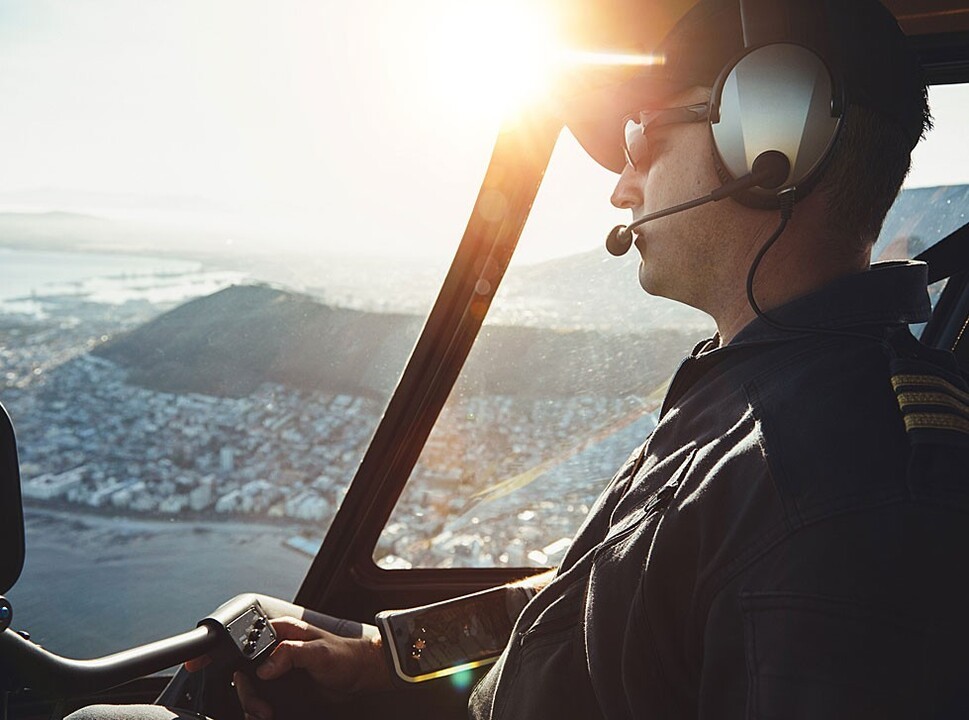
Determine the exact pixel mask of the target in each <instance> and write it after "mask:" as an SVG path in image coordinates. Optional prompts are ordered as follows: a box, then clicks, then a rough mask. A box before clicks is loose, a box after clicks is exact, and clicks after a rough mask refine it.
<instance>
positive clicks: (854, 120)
mask: <svg viewBox="0 0 969 720" xmlns="http://www.w3.org/2000/svg"><path fill="white" fill-rule="evenodd" d="M654 6H655V7H654ZM654 6H652V5H651V7H653V8H654V10H655V12H654V13H653V20H652V22H650V23H644V27H643V36H644V38H646V40H644V43H643V47H644V49H645V50H648V51H651V52H653V54H654V55H656V56H659V57H662V58H664V60H665V61H664V62H663V63H662V64H658V65H655V66H653V67H650V68H648V69H646V70H643V71H642V72H640V73H639V74H637V75H636V77H634V78H632V79H629V80H625V81H624V82H622V83H621V84H617V85H613V86H609V87H600V88H598V89H596V90H595V91H591V90H590V91H588V92H587V93H586V94H585V95H584V96H583V98H578V99H576V100H575V101H574V103H572V104H571V105H570V106H569V107H568V108H567V110H566V119H567V121H568V123H569V126H570V127H571V129H572V131H573V132H574V133H575V134H576V136H577V138H578V139H579V141H580V142H581V143H582V144H583V146H584V147H585V148H586V150H587V151H588V152H589V153H590V154H591V155H592V156H593V157H594V158H595V159H596V160H597V161H598V162H600V163H601V164H603V165H604V166H606V167H608V168H610V169H611V170H613V171H615V172H617V173H619V179H618V183H617V185H616V188H615V191H614V192H613V194H612V203H613V204H614V205H616V206H617V207H619V208H623V209H628V210H629V211H630V212H631V214H632V217H633V220H634V221H639V220H643V222H642V223H638V224H636V225H631V226H630V228H626V229H625V230H623V229H622V228H620V229H618V230H617V231H615V232H614V233H613V234H612V235H611V237H610V249H611V250H612V251H614V252H622V251H623V250H625V249H627V248H629V247H630V246H634V247H635V250H636V251H637V252H638V253H639V255H640V258H641V261H642V262H641V264H640V268H639V282H640V284H641V285H642V287H643V289H644V290H645V291H646V292H648V293H651V294H655V295H661V296H664V297H667V298H671V299H673V300H677V301H680V302H683V303H686V304H688V305H691V306H693V307H696V308H699V309H700V310H703V311H705V312H706V313H708V314H709V315H710V316H711V317H712V318H713V319H714V320H715V322H716V326H717V333H716V335H715V336H714V337H713V338H711V339H710V340H708V341H705V342H703V343H701V344H699V345H698V346H697V347H696V348H695V349H694V350H693V352H692V353H691V354H690V355H689V357H687V358H686V359H685V360H684V361H683V363H682V365H681V366H680V368H679V369H678V370H677V372H676V374H675V376H674V378H673V380H672V382H671V384H670V387H669V391H668V394H667V397H666V399H665V402H664V404H663V407H662V411H661V419H660V421H659V423H658V425H657V427H656V429H655V430H654V431H653V433H652V434H651V436H650V437H649V438H648V439H647V440H646V442H645V443H644V444H643V446H642V447H640V448H638V449H636V450H635V451H634V452H633V453H632V455H631V456H630V458H629V460H628V461H627V462H626V463H625V464H624V466H623V467H622V468H621V469H620V470H619V472H618V474H617V475H616V476H615V478H614V479H613V480H612V482H611V483H610V484H609V486H608V487H607V489H606V490H605V492H604V493H603V495H602V496H601V497H600V498H599V500H598V502H597V503H596V505H595V507H594V508H593V510H592V511H591V513H590V515H589V517H588V519H587V520H586V522H585V523H584V525H583V527H582V528H581V530H580V531H579V533H578V535H577V536H576V538H575V539H574V541H573V544H572V547H571V549H570V550H569V551H568V553H567V555H566V557H565V558H564V560H563V562H562V564H561V566H560V567H559V568H558V569H557V572H556V573H555V574H554V577H553V578H552V579H551V581H550V582H549V583H548V584H547V585H546V586H545V587H544V589H543V590H542V591H541V592H539V593H538V594H537V595H536V596H535V598H534V599H533V600H532V601H531V603H530V604H529V605H528V606H527V607H526V608H525V610H524V612H523V613H522V614H521V616H520V618H519V619H518V622H517V625H516V627H515V630H514V635H513V637H514V638H516V641H515V642H510V643H509V644H508V646H507V648H506V649H505V651H504V653H503V654H502V656H501V658H500V659H499V660H498V662H497V663H496V664H495V665H494V666H493V667H492V669H491V670H490V672H489V673H488V674H487V675H486V676H485V677H484V679H483V680H482V681H481V682H480V683H479V684H478V685H477V687H476V688H475V689H474V691H473V693H472V695H471V698H470V714H471V716H472V717H473V718H508V719H510V718H600V717H601V718H610V719H612V718H616V719H618V718H696V717H702V718H717V719H718V720H721V719H724V718H761V717H763V718H767V717H776V718H786V719H790V718H856V719H857V718H879V719H881V720H884V719H885V718H915V717H919V718H935V717H940V718H941V717H945V718H948V717H969V694H967V692H966V691H965V688H969V661H967V658H969V652H966V648H967V647H969V620H967V616H966V612H967V608H969V590H967V575H969V574H967V573H966V572H965V570H964V569H963V567H964V566H963V564H962V563H963V562H964V558H965V556H966V552H967V550H969V516H967V512H969V487H967V483H966V480H967V477H966V467H969V388H967V386H966V384H965V382H964V381H963V379H962V377H961V375H960V373H959V370H958V367H957V365H956V364H955V362H954V360H953V359H952V358H951V356H949V355H948V354H946V353H943V352H940V351H935V350H931V349H929V348H927V347H924V346H922V345H921V344H920V343H919V342H918V341H917V340H915V339H914V338H913V337H912V335H911V334H910V332H909V329H908V325H909V324H911V323H921V322H924V321H926V320H927V319H928V317H929V314H930V303H929V297H928V294H927V290H926V277H927V274H926V267H925V265H924V264H922V263H917V262H907V261H901V262H892V263H887V264H876V265H871V264H870V258H871V251H872V246H873V244H874V242H875V240H876V238H877V237H878V234H879V231H880V228H881V225H882V222H883V219H884V217H885V215H886V213H887V211H888V209H889V207H890V206H891V205H892V203H893V201H894V199H895V196H896V195H897V193H898V191H899V188H900V186H901V184H902V181H903V179H904V178H905V176H906V173H907V172H908V168H909V163H910V153H911V151H912V149H913V148H914V147H915V145H916V144H917V143H918V141H919V139H920V138H921V137H922V136H923V134H924V132H925V131H926V130H927V129H928V128H929V126H930V115H929V110H928V107H927V101H926V90H925V86H924V83H923V80H922V75H921V70H920V66H919V63H918V60H917V57H916V55H915V53H914V52H913V50H912V49H911V48H910V47H909V45H908V43H907V41H906V38H905V36H904V35H903V33H902V32H901V31H900V30H899V28H898V26H897V24H896V22H895V20H894V18H893V17H892V15H891V14H890V13H889V12H888V11H887V10H886V9H885V8H884V7H883V6H882V5H880V4H879V3H878V2H877V0H828V1H822V0H783V1H782V0H699V1H698V2H696V1H695V2H666V3H655V4H654ZM660 19H665V20H666V21H667V22H666V24H665V25H664V24H663V23H662V22H660ZM647 24H648V25H649V26H648V27H646V25H647ZM646 36H655V39H656V41H657V42H653V41H652V40H649V38H647V37H646ZM724 187H725V188H726V189H725V190H722V191H721V192H720V194H722V195H724V196H725V197H724V198H723V199H720V200H717V201H713V200H712V199H710V198H707V200H708V201H707V202H705V203H702V204H700V203H699V202H698V203H691V207H690V208H689V209H682V208H680V207H679V206H681V205H682V204H683V203H688V202H689V201H691V200H694V199H703V198H704V197H705V196H707V195H708V194H710V193H711V192H712V191H715V190H717V189H718V188H724ZM672 209H676V210H678V211H677V212H668V211H670V210H672ZM647 218H649V219H648V220H647ZM274 624H275V626H276V628H277V630H278V631H279V632H280V634H281V635H282V636H283V638H284V639H285V641H284V642H283V643H282V644H281V645H280V646H279V647H278V648H277V649H276V650H275V651H274V653H273V655H272V657H271V658H270V659H269V660H268V661H267V662H266V663H265V664H263V665H262V666H261V667H260V668H259V670H258V674H259V675H260V676H261V677H263V678H267V679H269V678H277V677H281V676H283V675H286V674H287V673H289V672H290V671H291V670H293V669H294V668H299V669H303V670H305V671H306V672H307V673H309V675H310V676H311V677H312V678H313V679H314V680H315V681H316V682H317V683H318V684H319V686H320V687H321V688H325V689H326V690H327V691H333V692H347V693H362V692H375V691H380V690H382V689H387V688H392V687H394V686H395V680H394V673H393V672H392V670H391V669H390V665H389V663H388V661H387V659H386V654H385V648H383V647H381V645H382V640H381V639H380V637H379V635H378V634H377V633H376V632H375V631H374V630H373V629H371V628H366V629H365V631H364V632H362V633H355V635H356V637H346V636H344V635H341V634H336V633H333V632H330V631H329V630H326V629H323V628H320V627H317V626H316V625H312V624H308V623H306V622H303V621H298V620H294V619H280V620H277V621H275V623H274ZM324 624H325V623H324ZM236 683H237V689H238V693H239V696H240V699H241V701H242V704H243V707H244V709H245V711H246V714H247V716H249V717H251V718H254V719H256V720H269V718H270V717H272V714H273V708H272V707H271V705H270V704H269V703H268V702H266V701H265V700H264V699H263V698H260V697H259V696H258V693H257V692H256V691H255V690H254V689H253V686H252V684H251V683H250V682H248V681H247V680H246V678H244V677H242V676H237V678H236Z"/></svg>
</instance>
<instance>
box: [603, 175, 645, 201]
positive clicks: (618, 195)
mask: <svg viewBox="0 0 969 720" xmlns="http://www.w3.org/2000/svg"><path fill="white" fill-rule="evenodd" d="M641 180H642V178H640V176H639V173H638V172H636V171H635V170H634V169H633V168H632V166H631V165H626V167H624V168H623V170H622V174H621V175H620V176H619V181H618V182H617V183H616V189H615V190H613V191H612V197H611V198H609V199H610V201H611V202H612V204H613V206H615V207H617V208H619V209H620V210H632V209H633V208H636V207H639V206H640V205H642V204H643V191H642V183H641Z"/></svg>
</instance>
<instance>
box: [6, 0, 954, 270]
mask: <svg viewBox="0 0 969 720" xmlns="http://www.w3.org/2000/svg"><path fill="white" fill-rule="evenodd" d="M509 17H513V18H516V23H515V24H514V25H512V27H516V28H518V34H517V35H516V33H515V32H512V33H511V34H510V35H509V32H508V27H509V26H508V23H507V19H508V18H509ZM500 27H504V28H505V30H504V35H503V37H502V39H501V41H500V42H499V48H500V49H501V52H499V53H496V52H495V48H494V47H489V45H488V42H489V35H492V36H493V35H494V34H495V33H497V32H498V31H499V30H498V29H499V28H500ZM541 33H542V25H541V24H540V23H537V22H533V21H532V20H531V19H529V18H527V17H526V18H524V19H523V18H522V17H521V2H517V3H516V2H515V1H514V0H487V1H485V0H406V1H404V0H352V2H351V1H350V0H339V1H337V2H333V1H331V0H319V1H316V2H309V1H306V2H295V1H292V0H274V1H272V2H269V1H265V2H256V1H254V0H224V1H223V0H219V1H217V0H153V1H140V2H128V1H126V0H0V103H2V108H3V109H2V112H0V208H4V207H5V208H7V209H10V208H14V209H26V208H28V207H29V208H32V209H44V208H45V207H48V208H49V209H55V208H54V207H53V206H54V205H57V206H64V205H69V206H70V207H66V208H65V207H59V208H56V209H71V210H87V211H90V212H101V211H110V210H114V211H115V212H117V211H119V206H123V205H126V206H127V210H128V211H130V210H131V207H132V206H134V205H138V204H139V202H140V201H130V202H123V201H119V200H118V198H116V197H104V196H98V195H92V194H91V193H106V194H109V195H111V196H114V195H116V194H119V193H120V194H125V195H137V196H144V197H146V198H150V199H149V200H146V201H145V204H146V205H148V206H150V207H149V209H151V208H154V209H155V210H158V211H161V212H162V213H164V214H165V215H168V216H171V217H178V216H179V213H181V215H183V216H185V217H188V218H190V219H191V220H192V221H194V219H196V218H198V217H199V215H198V213H199V212H201V211H204V212H205V214H206V216H209V217H210V218H211V217H214V218H215V219H216V220H217V221H218V222H222V221H225V222H227V223H231V222H236V223H242V224H244V225H246V226H248V227H255V228H257V229H261V230H262V231H263V232H265V233H269V234H271V235H272V237H273V240H272V242H274V243H276V244H278V245H279V247H280V249H287V248H300V249H307V248H308V247H319V248H323V249H339V250H344V251H346V250H350V251H353V250H359V249H366V250H368V251H369V252H370V253H377V254H382V253H387V254H400V253H401V252H402V251H406V252H407V253H416V254H427V253H432V254H440V253H450V252H452V251H453V248H454V246H455V244H456V242H457V240H458V239H459V236H460V232H461V230H462V229H463V227H464V224H465V222H466V220H467V217H468V213H469V211H470V208H471V204H472V202H473V199H474V196H475V193H476V192H477V188H478V184H479V183H480V180H481V177H482V175H483V171H484V168H485V165H486V163H487V158H488V154H489V151H490V149H491V146H492V144H493V141H494V137H495V134H496V131H497V127H498V123H499V118H500V116H501V112H502V107H501V106H502V102H503V100H502V96H501V94H502V88H503V87H505V86H506V85H507V84H508V83H509V82H511V83H512V85H513V89H514V88H516V87H517V89H518V90H521V87H519V86H520V85H521V81H527V80H528V77H527V73H524V72H522V71H521V67H523V65H524V63H523V61H522V56H521V53H523V52H526V50H525V49H524V48H527V47H529V46H530V44H529V43H524V42H521V39H522V37H528V38H530V39H532V40H534V39H535V38H536V37H538V36H539V35H541ZM531 45H534V43H532V44H531ZM538 47H541V43H538ZM516 66H517V68H518V70H514V68H515V67H516ZM509 78H511V79H509ZM933 100H934V102H935V107H936V116H937V118H938V129H937V130H936V131H935V133H934V136H933V138H932V143H931V144H928V145H926V147H925V148H924V149H923V150H920V151H919V154H918V155H917V159H916V169H915V170H914V172H913V175H912V177H911V181H910V185H917V186H923V185H934V184H949V183H956V182H966V181H967V180H969V178H967V177H966V175H969V171H967V170H966V168H969V147H967V146H969V144H967V143H965V142H961V141H960V138H961V136H962V131H961V128H960V125H961V124H962V123H961V122H959V118H957V117H956V116H961V118H962V120H964V118H965V115H966V112H965V111H966V109H967V107H969V103H967V102H966V93H962V92H959V91H955V92H953V90H952V89H951V88H946V89H944V90H943V91H941V92H935V93H933ZM947 119H948V120H947ZM560 145H563V147H561V148H560V149H559V150H558V151H557V154H556V157H555V158H554V159H553V164H552V167H551V168H550V171H549V174H548V175H547V184H548V187H546V188H543V191H542V196H541V197H540V199H539V202H538V203H537V205H536V210H535V218H534V219H533V220H532V221H531V222H530V225H531V226H532V228H531V230H532V231H531V232H526V241H527V242H528V243H530V245H529V246H528V247H527V248H523V249H526V250H527V254H528V255H529V256H530V257H532V258H536V259H537V258H539V257H544V256H548V255H561V254H567V253H570V252H575V251H578V250H584V249H588V248H590V247H594V246H596V245H598V244H599V243H601V236H602V235H603V233H604V232H605V231H606V230H607V229H608V227H609V226H611V225H612V224H614V223H615V222H617V221H621V220H622V219H623V218H624V214H622V213H618V212H617V211H614V210H611V209H610V208H609V206H608V194H609V191H610V189H611V183H612V182H613V179H614V178H613V176H611V175H610V174H609V173H608V172H606V171H604V170H601V169H600V168H598V167H597V166H595V165H594V163H592V162H591V161H590V160H588V159H587V158H585V156H584V155H582V153H581V151H580V150H579V149H578V148H577V146H576V145H575V144H574V142H566V143H560ZM38 189H42V190H44V192H42V193H32V194H30V195H24V194H23V193H19V192H18V191H24V190H38ZM53 191H58V192H53ZM72 198H73V199H72ZM186 199H188V200H186ZM45 203H46V205H45ZM176 210H178V212H175V211H176ZM188 211H191V213H188ZM533 237H535V238H538V239H532V238H533Z"/></svg>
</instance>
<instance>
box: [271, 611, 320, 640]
mask: <svg viewBox="0 0 969 720" xmlns="http://www.w3.org/2000/svg"><path fill="white" fill-rule="evenodd" d="M269 622H270V623H271V624H272V626H273V630H275V631H276V636H277V637H278V638H279V639H280V640H316V639H317V638H322V637H325V636H326V632H325V631H324V630H321V629H320V628H318V627H316V626H315V625H310V624H309V623H308V622H305V621H304V620H298V619H296V618H294V617H281V618H276V619H274V620H270V621H269Z"/></svg>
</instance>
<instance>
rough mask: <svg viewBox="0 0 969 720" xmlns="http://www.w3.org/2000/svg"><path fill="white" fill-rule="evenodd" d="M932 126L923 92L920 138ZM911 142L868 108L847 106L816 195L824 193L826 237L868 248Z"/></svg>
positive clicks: (907, 159)
mask: <svg viewBox="0 0 969 720" xmlns="http://www.w3.org/2000/svg"><path fill="white" fill-rule="evenodd" d="M931 127H932V116H931V115H930V113H929V108H928V101H927V98H926V94H925V93H924V92H923V125H922V132H923V135H924V133H925V131H927V130H928V129H930V128H931ZM912 144H913V143H912V139H911V138H909V137H908V135H907V134H906V133H905V131H904V130H902V128H901V126H900V125H899V124H898V123H896V122H893V121H892V120H889V119H887V118H884V117H883V116H881V115H880V114H878V113H875V112H873V111H871V110H869V109H868V108H865V107H862V106H859V105H849V107H848V109H847V111H846V113H845V119H844V126H843V127H842V128H841V135H840V137H839V138H838V141H837V145H836V146H835V148H834V150H833V151H832V156H831V160H830V161H829V163H828V166H827V167H826V168H825V169H824V171H823V172H822V175H821V178H820V181H819V183H818V188H817V191H818V192H820V193H822V194H823V195H824V198H825V201H826V204H827V208H828V221H829V223H830V224H831V225H832V227H831V230H832V234H833V235H835V236H840V237H851V238H858V242H859V243H861V245H860V246H859V249H860V248H867V247H870V246H871V245H872V244H873V243H874V242H875V241H876V240H877V239H878V234H879V232H881V228H882V223H883V222H884V221H885V216H886V215H887V214H888V211H889V209H891V207H892V203H894V202H895V198H896V197H897V195H898V192H899V190H900V189H901V187H902V182H903V181H904V180H905V176H906V175H907V174H908V171H909V167H910V166H911V147H912Z"/></svg>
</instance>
